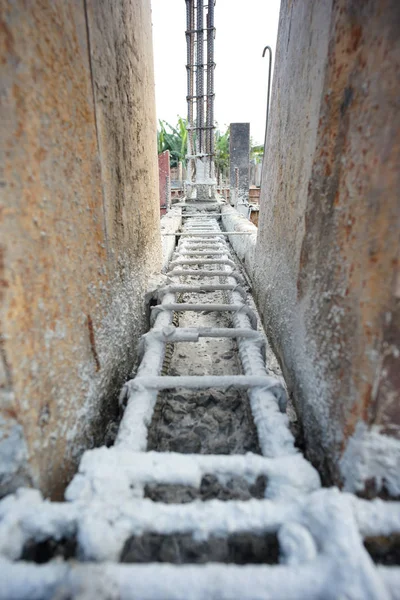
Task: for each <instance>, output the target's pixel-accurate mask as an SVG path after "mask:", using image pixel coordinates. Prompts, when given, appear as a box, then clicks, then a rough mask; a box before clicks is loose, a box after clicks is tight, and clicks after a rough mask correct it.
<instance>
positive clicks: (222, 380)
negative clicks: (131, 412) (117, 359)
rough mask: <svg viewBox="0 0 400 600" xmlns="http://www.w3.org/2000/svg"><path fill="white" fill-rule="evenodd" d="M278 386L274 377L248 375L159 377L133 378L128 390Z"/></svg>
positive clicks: (224, 388) (223, 388)
mask: <svg viewBox="0 0 400 600" xmlns="http://www.w3.org/2000/svg"><path fill="white" fill-rule="evenodd" d="M277 384H278V382H277V380H276V379H275V378H274V377H268V375H266V376H265V377H256V376H248V375H176V376H174V375H164V376H163V375H161V376H159V377H158V376H156V375H154V376H147V377H135V379H132V380H131V381H130V382H129V384H128V385H129V388H130V389H131V390H132V391H134V390H136V389H137V390H140V389H143V388H144V389H148V390H167V389H171V388H186V389H190V390H201V389H207V388H218V389H222V390H226V389H229V388H255V387H259V388H268V389H270V388H274V387H276V386H277Z"/></svg>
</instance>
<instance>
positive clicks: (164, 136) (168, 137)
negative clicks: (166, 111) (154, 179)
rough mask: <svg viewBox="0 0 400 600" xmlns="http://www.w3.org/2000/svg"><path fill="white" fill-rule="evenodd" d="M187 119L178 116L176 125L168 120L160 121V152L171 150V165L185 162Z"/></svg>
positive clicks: (158, 138) (175, 165)
mask: <svg viewBox="0 0 400 600" xmlns="http://www.w3.org/2000/svg"><path fill="white" fill-rule="evenodd" d="M186 123H187V121H186V119H183V118H182V117H178V123H177V125H176V127H173V126H172V125H170V124H169V123H167V122H166V121H161V120H160V121H159V124H160V129H159V130H158V131H157V151H158V154H161V152H165V151H166V150H169V153H170V163H171V167H177V166H178V163H179V162H184V161H185V159H186V154H187V130H186Z"/></svg>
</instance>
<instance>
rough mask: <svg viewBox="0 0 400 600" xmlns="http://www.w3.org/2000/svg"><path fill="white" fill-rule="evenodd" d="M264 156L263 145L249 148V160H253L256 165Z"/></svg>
mask: <svg viewBox="0 0 400 600" xmlns="http://www.w3.org/2000/svg"><path fill="white" fill-rule="evenodd" d="M263 156H264V145H263V144H259V145H258V146H253V145H252V144H251V146H250V160H255V161H256V164H259V163H261V162H262V159H263Z"/></svg>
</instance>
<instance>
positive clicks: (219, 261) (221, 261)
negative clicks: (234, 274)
mask: <svg viewBox="0 0 400 600" xmlns="http://www.w3.org/2000/svg"><path fill="white" fill-rule="evenodd" d="M169 264H170V266H171V267H179V266H180V265H229V266H230V267H235V266H236V265H235V263H234V262H233V260H231V259H230V258H193V259H191V258H187V259H184V260H172V261H171V262H170V263H169Z"/></svg>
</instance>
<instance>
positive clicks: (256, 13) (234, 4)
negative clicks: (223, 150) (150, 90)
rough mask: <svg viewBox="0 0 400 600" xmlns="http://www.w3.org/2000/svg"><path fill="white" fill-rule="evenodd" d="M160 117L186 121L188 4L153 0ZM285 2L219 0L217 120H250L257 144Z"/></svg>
mask: <svg viewBox="0 0 400 600" xmlns="http://www.w3.org/2000/svg"><path fill="white" fill-rule="evenodd" d="M151 5H152V21H153V45H154V69H155V82H156V106H157V118H158V119H163V120H165V121H167V122H169V123H171V124H173V125H175V124H176V122H177V115H180V116H183V117H186V113H187V104H186V68H185V65H186V39H185V30H186V7H185V0H151ZM279 6H280V0H241V1H240V2H239V0H217V1H216V5H215V27H216V38H215V47H214V54H215V62H216V68H215V85H214V87H215V120H216V122H217V123H218V125H219V128H220V129H221V130H222V131H224V130H225V126H226V125H229V123H238V122H239V123H240V122H250V135H251V137H252V140H253V143H254V144H261V143H263V142H264V132H265V115H266V105H267V104H266V103H267V87H268V58H267V54H266V56H265V57H264V58H262V56H261V55H262V51H263V49H264V46H267V45H268V46H271V48H272V52H273V59H274V58H275V47H276V37H277V32H278V21H279Z"/></svg>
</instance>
